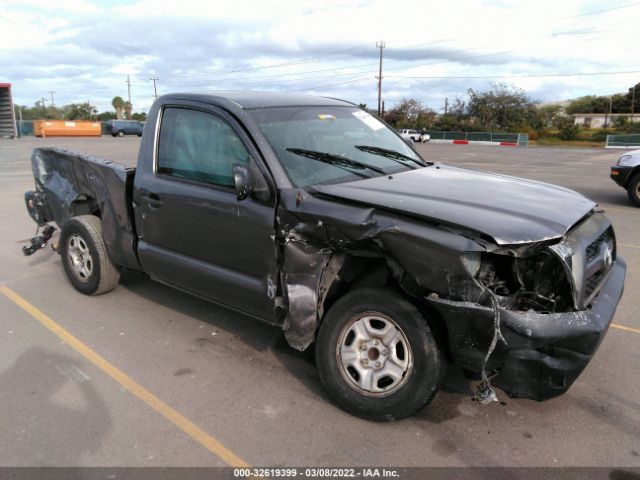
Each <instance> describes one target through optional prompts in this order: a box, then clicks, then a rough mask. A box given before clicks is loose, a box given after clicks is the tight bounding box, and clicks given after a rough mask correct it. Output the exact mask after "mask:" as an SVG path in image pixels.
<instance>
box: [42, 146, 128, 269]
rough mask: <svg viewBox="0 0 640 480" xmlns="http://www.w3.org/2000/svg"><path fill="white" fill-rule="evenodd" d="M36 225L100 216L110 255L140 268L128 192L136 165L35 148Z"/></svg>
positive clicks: (123, 263)
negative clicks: (39, 214)
mask: <svg viewBox="0 0 640 480" xmlns="http://www.w3.org/2000/svg"><path fill="white" fill-rule="evenodd" d="M31 164H32V169H33V173H34V177H35V181H36V195H37V197H36V200H37V201H36V202H35V204H36V205H38V206H40V209H41V212H40V213H41V219H40V220H37V221H38V223H41V224H42V223H43V222H56V223H57V224H58V225H59V226H62V225H64V223H65V222H66V221H67V220H68V219H69V218H71V217H73V216H76V215H87V214H96V215H98V216H99V217H100V218H101V219H102V228H103V232H102V234H103V237H104V240H105V243H106V245H107V249H108V251H109V256H110V258H111V259H112V260H113V262H114V263H116V264H117V265H121V266H124V267H129V268H138V267H139V264H138V260H137V256H136V254H135V238H136V237H135V228H134V225H133V209H132V203H131V199H132V192H133V177H134V175H135V168H134V167H129V166H126V165H123V164H120V163H117V162H113V161H111V160H105V159H103V158H100V157H95V156H91V155H85V154H82V153H76V152H71V151H69V150H65V149H63V148H59V147H44V148H36V149H34V150H33V154H32V156H31Z"/></svg>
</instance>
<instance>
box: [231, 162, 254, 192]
mask: <svg viewBox="0 0 640 480" xmlns="http://www.w3.org/2000/svg"><path fill="white" fill-rule="evenodd" d="M233 181H234V184H235V189H236V199H237V200H238V201H240V200H244V199H245V198H247V197H248V196H249V195H251V193H253V191H254V189H255V182H254V180H253V175H252V174H251V171H250V170H249V167H248V166H247V165H242V164H239V163H236V164H235V165H233Z"/></svg>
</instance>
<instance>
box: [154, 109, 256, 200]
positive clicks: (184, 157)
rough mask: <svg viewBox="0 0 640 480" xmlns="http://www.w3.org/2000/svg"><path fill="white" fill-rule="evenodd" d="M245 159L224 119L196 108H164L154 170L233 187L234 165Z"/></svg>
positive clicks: (245, 151)
mask: <svg viewBox="0 0 640 480" xmlns="http://www.w3.org/2000/svg"><path fill="white" fill-rule="evenodd" d="M248 161H249V153H248V152H247V150H246V148H245V147H244V145H243V144H242V141H241V140H240V138H239V137H238V135H236V134H235V132H234V131H233V130H232V128H231V127H230V126H229V124H227V123H226V122H225V121H224V120H222V119H220V118H218V117H216V116H214V115H211V114H209V113H205V112H201V111H199V110H189V109H186V108H166V109H165V110H164V112H163V114H162V123H161V125H160V139H159V143H158V163H157V173H159V174H162V175H169V176H172V177H176V178H183V179H187V180H194V181H197V182H204V183H209V184H213V185H220V186H223V187H233V186H234V180H233V165H234V164H237V163H239V164H246V163H248Z"/></svg>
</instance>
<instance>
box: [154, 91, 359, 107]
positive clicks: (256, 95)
mask: <svg viewBox="0 0 640 480" xmlns="http://www.w3.org/2000/svg"><path fill="white" fill-rule="evenodd" d="M159 100H160V101H161V102H162V103H167V102H170V101H171V100H191V101H196V102H204V103H209V104H211V105H218V106H226V107H229V104H230V103H231V104H234V105H235V107H236V108H241V109H243V110H244V109H257V108H271V107H302V106H306V107H309V106H321V107H329V106H331V107H354V106H356V107H357V105H355V104H353V103H351V102H347V101H344V100H339V99H335V98H327V97H316V96H312V95H302V94H293V93H271V92H246V91H220V92H213V93H211V94H196V93H170V94H167V95H163V96H161V97H160V98H159Z"/></svg>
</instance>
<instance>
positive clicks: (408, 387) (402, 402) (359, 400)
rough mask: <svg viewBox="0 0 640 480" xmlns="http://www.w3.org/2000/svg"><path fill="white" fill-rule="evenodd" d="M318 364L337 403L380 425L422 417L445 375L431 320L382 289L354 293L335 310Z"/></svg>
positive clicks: (324, 329) (322, 333)
mask: <svg viewBox="0 0 640 480" xmlns="http://www.w3.org/2000/svg"><path fill="white" fill-rule="evenodd" d="M316 364H317V367H318V372H319V374H320V379H321V381H322V383H323V384H324V386H325V388H326V389H327V390H328V392H329V394H330V395H331V397H333V399H334V400H335V402H336V403H338V404H339V405H340V406H341V407H342V408H343V409H345V410H346V411H348V412H349V413H351V414H353V415H356V416H359V417H362V418H366V419H370V420H378V421H388V420H398V419H401V418H405V417H408V416H411V415H413V414H415V413H417V412H418V411H420V410H421V409H422V408H423V407H424V406H425V405H426V404H428V403H429V402H430V401H431V400H432V399H433V398H434V396H435V394H436V392H437V390H438V387H439V386H440V382H441V380H442V375H443V372H444V362H443V358H442V355H441V352H440V350H439V348H438V345H437V344H436V341H435V339H434V337H433V334H432V333H431V330H430V328H429V325H428V324H427V322H426V320H425V318H424V317H423V316H422V314H421V313H420V312H419V311H418V309H417V308H416V307H415V306H414V305H413V304H411V303H410V302H409V301H408V300H407V299H405V298H404V297H402V296H400V295H399V294H398V293H396V292H394V291H392V290H390V289H382V288H362V289H357V290H353V291H351V292H349V293H347V294H346V295H345V296H343V297H342V298H341V299H340V300H338V301H337V302H336V303H335V304H334V305H333V306H332V307H331V308H330V309H329V311H328V312H327V314H326V316H325V318H324V320H323V321H322V324H321V325H320V330H319V332H318V338H317V344H316Z"/></svg>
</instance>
